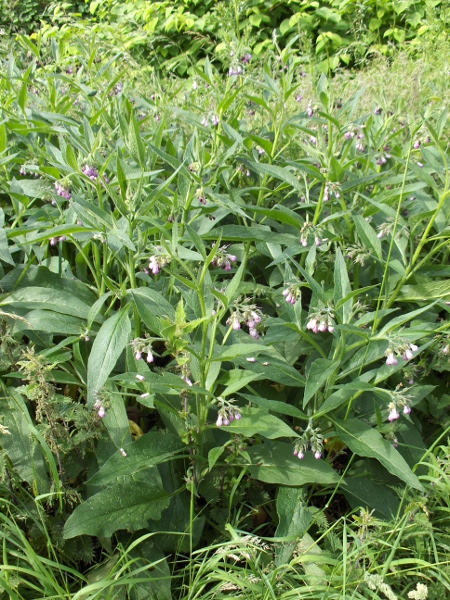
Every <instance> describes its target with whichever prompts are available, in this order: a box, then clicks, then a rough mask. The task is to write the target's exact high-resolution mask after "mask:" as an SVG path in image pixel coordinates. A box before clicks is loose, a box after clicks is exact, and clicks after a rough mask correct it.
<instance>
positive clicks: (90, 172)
mask: <svg viewBox="0 0 450 600" xmlns="http://www.w3.org/2000/svg"><path fill="white" fill-rule="evenodd" d="M81 171H82V172H83V173H84V174H85V175H86V177H89V179H90V180H91V181H96V179H97V178H98V169H97V168H96V167H90V166H89V165H87V164H86V165H83V167H82V169H81Z"/></svg>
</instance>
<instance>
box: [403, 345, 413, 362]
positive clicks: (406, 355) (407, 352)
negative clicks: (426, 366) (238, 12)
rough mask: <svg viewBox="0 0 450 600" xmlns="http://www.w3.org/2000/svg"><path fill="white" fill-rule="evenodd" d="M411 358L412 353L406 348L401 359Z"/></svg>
mask: <svg viewBox="0 0 450 600" xmlns="http://www.w3.org/2000/svg"><path fill="white" fill-rule="evenodd" d="M412 358H414V353H413V352H412V350H411V349H410V348H408V349H407V350H406V351H405V354H404V355H403V360H411V359H412Z"/></svg>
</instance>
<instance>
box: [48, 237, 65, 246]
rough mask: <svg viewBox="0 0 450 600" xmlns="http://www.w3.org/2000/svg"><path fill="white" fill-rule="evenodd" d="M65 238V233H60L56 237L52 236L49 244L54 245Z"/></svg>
mask: <svg viewBox="0 0 450 600" xmlns="http://www.w3.org/2000/svg"><path fill="white" fill-rule="evenodd" d="M66 240H67V237H66V236H65V235H60V236H59V237H57V238H54V237H52V238H50V246H56V244H57V243H58V242H65V241H66Z"/></svg>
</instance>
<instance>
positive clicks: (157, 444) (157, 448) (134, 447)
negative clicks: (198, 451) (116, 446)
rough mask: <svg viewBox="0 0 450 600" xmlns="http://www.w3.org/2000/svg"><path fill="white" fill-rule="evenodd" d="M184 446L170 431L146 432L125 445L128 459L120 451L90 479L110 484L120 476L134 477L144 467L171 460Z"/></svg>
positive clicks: (94, 483) (101, 483) (94, 482)
mask: <svg viewBox="0 0 450 600" xmlns="http://www.w3.org/2000/svg"><path fill="white" fill-rule="evenodd" d="M183 447H184V446H183V444H182V442H181V440H180V439H179V438H178V437H177V436H175V435H172V434H170V433H163V432H160V431H155V432H150V433H146V434H144V435H143V436H142V437H140V438H139V439H138V440H136V442H132V443H131V444H127V445H126V446H124V450H125V452H126V453H127V455H128V456H127V460H123V455H122V453H121V452H120V451H117V452H116V453H115V454H113V455H112V456H111V458H109V459H108V460H107V461H106V463H105V464H104V465H102V466H101V467H100V469H99V471H98V472H97V473H96V474H95V475H93V477H91V478H90V479H89V481H88V483H89V484H92V485H109V484H111V483H114V482H116V481H117V480H118V479H119V478H120V477H125V476H126V477H132V476H133V475H135V474H136V473H139V472H140V471H142V470H143V469H148V468H149V467H153V466H155V465H157V464H159V463H161V462H165V461H167V460H169V459H170V458H171V457H172V456H174V455H175V454H176V453H178V452H179V451H180V449H182V448H183Z"/></svg>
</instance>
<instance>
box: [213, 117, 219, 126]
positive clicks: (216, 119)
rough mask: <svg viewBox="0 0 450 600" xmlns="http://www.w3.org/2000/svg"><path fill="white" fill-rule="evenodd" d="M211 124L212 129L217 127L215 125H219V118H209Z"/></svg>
mask: <svg viewBox="0 0 450 600" xmlns="http://www.w3.org/2000/svg"><path fill="white" fill-rule="evenodd" d="M211 123H212V125H213V126H214V127H217V125H218V124H219V123H220V118H219V116H218V115H213V116H212V117H211Z"/></svg>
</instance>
